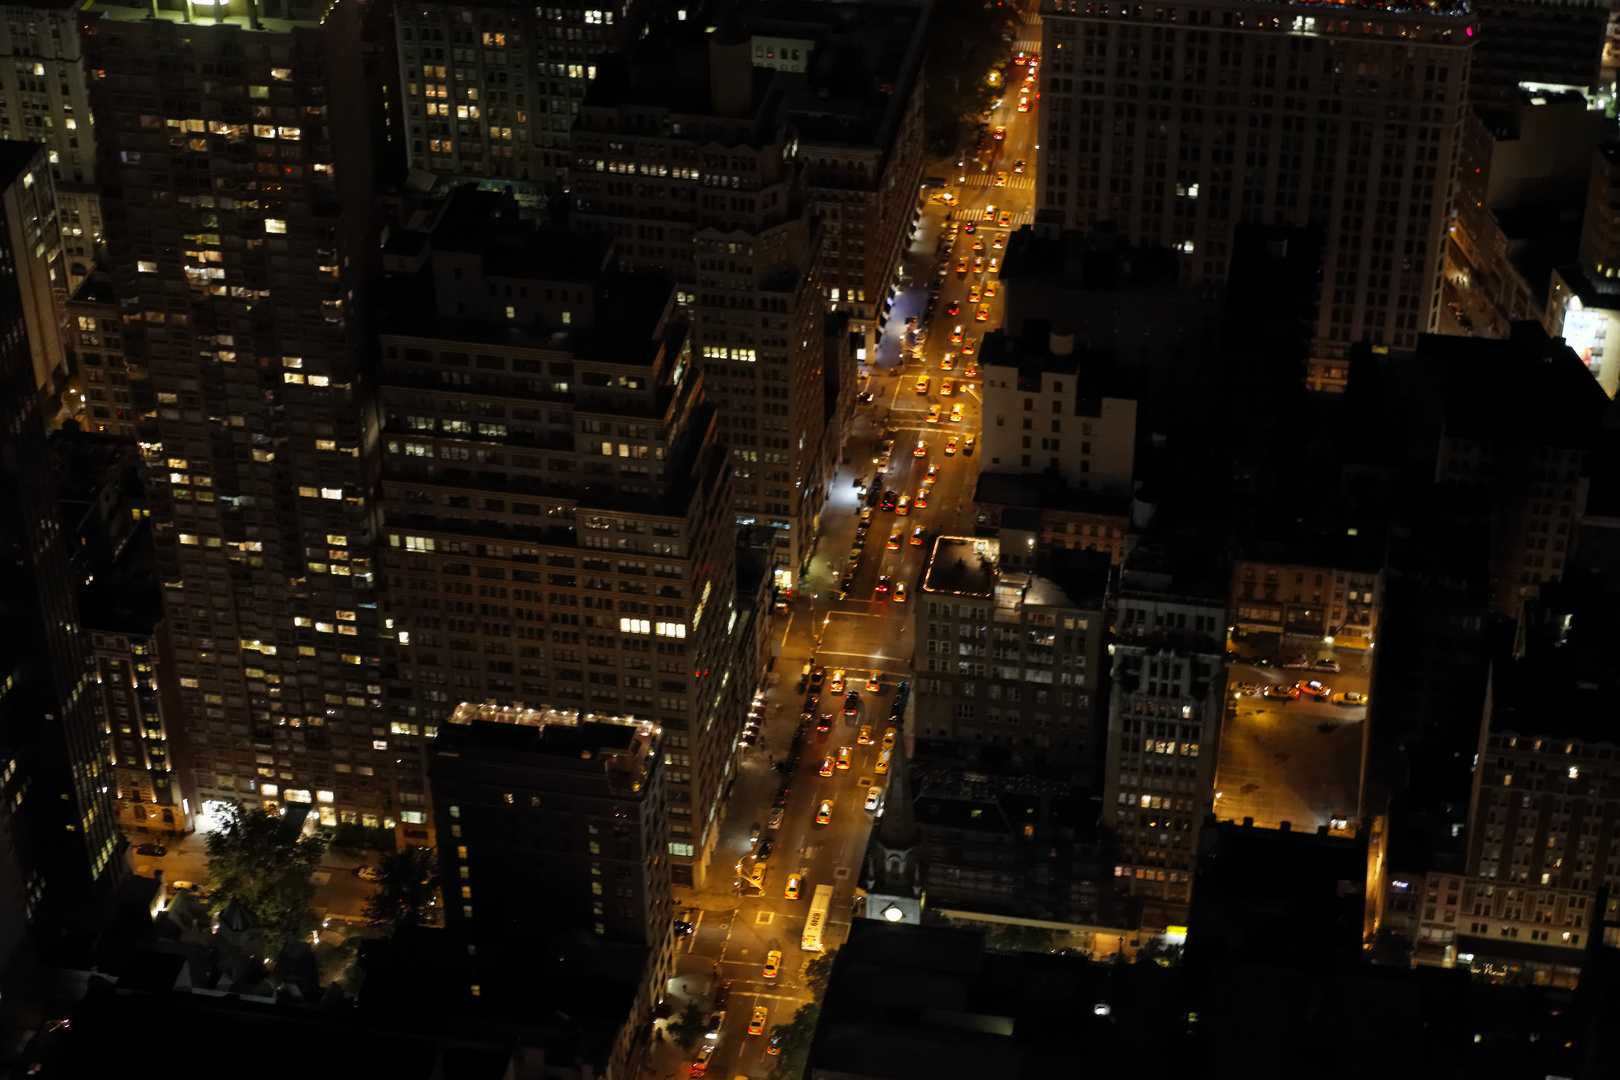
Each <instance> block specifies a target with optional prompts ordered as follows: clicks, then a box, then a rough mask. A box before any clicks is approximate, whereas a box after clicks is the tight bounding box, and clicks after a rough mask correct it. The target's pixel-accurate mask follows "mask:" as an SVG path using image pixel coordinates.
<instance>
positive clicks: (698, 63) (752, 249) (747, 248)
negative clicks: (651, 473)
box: [570, 19, 854, 585]
mask: <svg viewBox="0 0 1620 1080" xmlns="http://www.w3.org/2000/svg"><path fill="white" fill-rule="evenodd" d="M752 48H753V45H752V38H751V37H750V36H749V34H748V32H747V31H746V30H745V29H744V28H743V27H742V26H741V25H740V24H739V23H738V22H737V21H736V20H735V19H731V20H728V21H727V22H726V23H725V24H724V25H722V26H720V27H719V28H717V29H715V30H713V31H710V32H707V33H698V32H695V31H693V32H687V31H684V30H670V31H666V32H660V33H655V34H653V35H652V36H651V37H649V38H647V39H646V40H644V41H642V42H641V43H640V44H639V45H638V46H637V47H636V49H635V51H634V52H633V53H632V54H631V55H630V56H629V57H619V58H614V59H613V60H611V61H604V66H603V67H602V68H601V69H600V70H599V71H598V74H597V79H596V81H595V82H594V83H593V84H592V85H591V88H590V91H589V92H588V93H587V95H586V98H585V101H584V103H583V104H582V106H581V108H580V114H579V121H578V123H577V124H576V125H575V127H574V131H573V154H574V161H573V172H572V174H571V181H570V182H571V186H572V193H573V196H574V201H575V213H574V219H573V220H574V221H575V222H576V223H578V224H581V225H585V226H587V227H590V228H595V229H597V230H600V231H602V232H605V233H607V234H609V235H611V236H614V237H615V238H616V239H617V240H618V250H619V255H620V260H621V262H622V263H623V264H624V265H625V266H626V267H627V268H638V267H640V268H657V269H661V270H663V271H664V272H666V273H669V274H670V275H671V276H672V277H673V278H674V279H675V282H676V285H677V289H678V290H679V291H680V295H681V299H682V301H683V302H684V303H687V304H689V306H690V308H691V310H692V312H693V315H692V319H693V322H692V355H693V357H694V358H696V359H698V360H699V361H700V362H701V363H702V364H703V366H704V369H705V372H706V379H705V382H706V386H707V393H708V395H709V398H710V400H712V401H713V402H714V405H715V408H716V410H717V411H718V414H719V425H720V437H721V439H722V440H723V441H724V442H725V444H726V446H727V447H728V448H729V449H730V450H731V454H732V458H733V463H734V465H735V469H736V478H737V479H736V485H735V491H736V518H737V521H738V523H739V524H761V525H768V526H770V527H772V528H773V529H775V530H776V532H777V536H776V544H777V546H776V564H777V567H778V584H788V585H791V584H792V583H793V581H794V580H795V578H796V575H797V573H798V572H799V571H800V569H801V568H802V566H803V565H804V564H805V563H806V561H807V560H808V559H809V552H810V543H809V537H810V535H811V533H812V532H813V531H814V528H815V522H816V517H817V514H818V512H819V510H820V507H821V505H822V503H823V502H824V501H825V499H826V494H827V489H828V485H829V483H830V481H831V478H832V473H833V471H834V469H835V468H836V466H837V455H838V450H839V448H840V446H841V445H842V442H843V429H844V418H845V417H846V416H847V415H848V412H849V410H848V400H847V399H848V396H849V395H850V394H852V393H853V386H854V379H853V377H852V376H853V369H852V361H851V360H848V359H847V356H848V354H847V352H846V353H844V354H843V355H844V357H846V359H843V360H842V365H841V369H840V370H829V368H828V366H827V364H826V359H825V355H824V348H823V344H824V343H823V318H824V315H825V308H824V305H825V300H824V298H823V296H822V293H821V290H820V288H819V287H818V285H817V283H816V281H815V279H814V270H815V260H816V257H817V256H816V253H817V244H818V241H817V238H816V234H815V231H814V229H813V226H812V221H811V218H810V215H809V213H808V212H807V210H806V208H805V206H804V190H803V183H802V178H801V176H800V171H799V163H798V159H797V158H796V156H795V153H794V134H793V131H792V128H791V126H790V124H789V123H788V118H787V116H786V115H785V111H784V108H783V98H784V85H785V83H784V80H786V79H787V78H788V77H789V76H788V75H787V74H786V73H783V72H778V71H775V70H773V69H769V68H756V67H755V66H754V63H753V58H752V55H751V52H752ZM721 147H724V149H723V150H722V149H720V148H721ZM841 399H842V400H843V407H842V408H841V407H840V401H841Z"/></svg>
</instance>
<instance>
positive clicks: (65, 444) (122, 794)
mask: <svg viewBox="0 0 1620 1080" xmlns="http://www.w3.org/2000/svg"><path fill="white" fill-rule="evenodd" d="M51 465H52V473H53V477H54V479H55V483H56V490H57V506H58V508H59V511H60V513H61V518H62V529H63V532H64V534H65V535H66V537H67V540H68V544H69V546H70V548H71V550H72V551H73V552H74V554H75V557H76V561H77V563H78V564H79V566H78V570H79V573H78V577H79V579H80V581H81V582H82V584H81V586H80V588H79V596H78V609H79V625H80V627H81V628H82V636H83V637H84V639H85V642H86V645H87V647H88V652H89V660H90V662H91V663H92V664H93V665H94V669H93V680H94V691H93V692H94V694H95V696H96V697H97V698H98V699H99V700H98V701H97V703H96V708H97V710H98V712H99V714H100V716H101V717H102V718H103V720H104V723H105V728H106V732H107V735H106V738H107V742H108V744H109V750H110V753H111V764H112V770H111V772H112V784H113V792H112V793H113V797H114V799H115V803H114V809H115V811H116V813H117V815H118V827H119V829H120V830H122V831H123V833H124V835H125V836H132V837H136V838H137V840H136V842H137V843H139V842H141V840H142V839H150V837H143V835H142V834H147V833H156V834H160V835H163V834H168V835H179V834H182V833H186V832H190V831H191V829H192V828H193V827H194V825H195V823H196V814H195V810H196V800H195V798H194V797H193V793H192V789H191V761H190V758H189V755H188V750H189V747H188V745H187V740H185V739H184V738H181V737H179V732H180V731H181V725H180V719H179V716H178V715H177V710H176V707H175V704H174V698H175V685H174V680H173V679H172V678H165V677H164V676H165V675H166V673H167V672H168V670H169V666H170V664H171V663H172V662H173V660H172V657H171V656H170V654H169V639H168V632H167V625H166V624H165V622H164V618H163V589H162V586H161V584H160V583H159V582H158V580H157V578H156V577H155V576H154V573H153V565H152V537H151V529H150V527H149V526H150V517H149V513H150V511H149V509H148V507H147V506H146V505H145V497H146V485H145V480H144V473H145V470H144V469H143V467H142V462H141V455H140V450H139V448H138V447H137V445H136V443H135V441H134V440H133V439H122V438H110V437H107V436H104V435H97V434H88V433H82V432H73V431H71V430H67V431H63V432H61V433H59V434H58V435H56V436H55V437H53V438H52V440H51ZM171 736H173V737H171Z"/></svg>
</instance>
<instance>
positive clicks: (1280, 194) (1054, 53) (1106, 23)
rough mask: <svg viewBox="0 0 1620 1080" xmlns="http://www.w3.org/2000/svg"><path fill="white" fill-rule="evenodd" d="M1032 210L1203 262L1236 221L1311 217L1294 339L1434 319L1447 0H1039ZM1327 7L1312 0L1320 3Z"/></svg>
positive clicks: (1342, 349) (1452, 82) (1446, 132)
mask: <svg viewBox="0 0 1620 1080" xmlns="http://www.w3.org/2000/svg"><path fill="white" fill-rule="evenodd" d="M1042 16H1043V19H1044V29H1043V32H1042V50H1043V52H1042V59H1043V63H1042V70H1041V92H1042V97H1041V109H1040V113H1041V138H1040V145H1041V147H1042V150H1041V159H1040V169H1039V172H1038V176H1037V188H1036V208H1037V210H1036V213H1037V218H1036V219H1037V220H1038V221H1041V222H1050V223H1052V224H1060V225H1064V226H1067V227H1069V228H1082V229H1089V228H1092V227H1094V226H1095V225H1097V224H1098V223H1099V222H1104V221H1112V222H1114V223H1115V224H1116V225H1117V227H1118V228H1119V231H1120V232H1121V233H1122V234H1124V235H1125V236H1126V237H1128V238H1129V239H1130V240H1131V241H1132V242H1134V243H1138V244H1162V245H1165V246H1167V247H1170V248H1172V249H1174V250H1176V251H1178V252H1180V253H1181V258H1180V278H1181V280H1182V281H1187V282H1206V281H1220V280H1221V279H1222V277H1223V276H1224V275H1225V274H1226V272H1227V266H1228V263H1229V261H1230V258H1231V255H1232V248H1231V243H1232V230H1233V228H1234V226H1236V225H1237V224H1238V223H1240V222H1246V221H1252V222H1258V223H1263V224H1276V225H1303V224H1306V223H1312V224H1319V225H1321V226H1322V227H1323V228H1324V230H1325V233H1326V244H1325V248H1324V252H1323V260H1322V266H1323V270H1322V278H1321V302H1320V305H1319V308H1318V316H1317V322H1316V329H1315V335H1314V338H1315V340H1314V344H1313V357H1314V358H1315V359H1317V360H1320V361H1324V362H1326V361H1332V360H1335V359H1339V358H1342V357H1343V355H1345V354H1346V353H1347V350H1348V346H1349V343H1351V342H1354V341H1361V340H1368V341H1371V342H1373V343H1375V344H1382V345H1389V346H1410V345H1411V344H1413V342H1415V341H1416V338H1417V334H1418V333H1419V332H1420V331H1423V330H1427V329H1429V328H1431V327H1432V326H1433V325H1434V319H1435V315H1436V312H1437V305H1438V302H1439V285H1440V280H1439V279H1440V256H1441V248H1440V244H1441V240H1442V238H1443V237H1442V233H1443V229H1444V227H1445V224H1446V212H1447V210H1448V208H1449V206H1450V203H1449V201H1448V186H1449V184H1450V181H1451V172H1452V165H1453V156H1454V154H1455V148H1456V132H1457V129H1458V122H1459V121H1460V120H1461V118H1462V114H1463V109H1464V107H1465V97H1466V89H1467V78H1468V77H1467V72H1468V52H1467V50H1468V46H1469V44H1470V42H1471V41H1472V40H1473V39H1472V37H1471V36H1470V35H1471V29H1472V28H1471V26H1470V23H1469V18H1468V13H1467V9H1466V8H1459V9H1458V11H1457V13H1456V14H1442V13H1439V12H1434V11H1422V12H1413V13H1410V14H1397V13H1394V12H1391V11H1388V10H1386V9H1384V8H1382V7H1379V6H1375V5H1373V4H1370V3H1367V4H1359V3H1358V4H1354V5H1345V6H1343V7H1337V8H1334V9H1333V10H1332V11H1331V12H1329V11H1326V10H1324V11H1321V12H1314V11H1313V12H1303V11H1302V12H1283V11H1281V10H1280V9H1278V8H1276V7H1275V6H1273V5H1269V4H1263V3H1254V2H1248V0H1224V2H1219V3H1212V4H1201V5H1197V6H1190V5H1188V6H1184V5H1179V4H1176V5H1171V6H1168V7H1135V6H1129V5H1127V6H1125V7H1120V6H1119V5H1108V4H1100V3H1084V2H1082V3H1075V2H1074V0H1047V2H1046V3H1044V4H1043V5H1042ZM1330 16H1331V17H1330Z"/></svg>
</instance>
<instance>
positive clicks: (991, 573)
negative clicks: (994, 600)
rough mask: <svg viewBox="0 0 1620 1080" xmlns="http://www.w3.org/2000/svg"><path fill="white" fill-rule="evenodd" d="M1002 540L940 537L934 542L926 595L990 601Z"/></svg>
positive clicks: (929, 561)
mask: <svg viewBox="0 0 1620 1080" xmlns="http://www.w3.org/2000/svg"><path fill="white" fill-rule="evenodd" d="M1000 559H1001V541H999V540H995V539H990V538H986V537H976V536H941V537H940V538H939V539H937V540H935V541H934V550H933V553H932V554H931V555H930V556H929V559H928V569H927V570H926V571H924V573H923V582H922V587H923V590H924V591H925V592H932V593H947V594H951V595H955V596H979V597H984V598H985V599H989V598H990V597H992V596H994V595H995V591H996V563H997V562H998V561H1000Z"/></svg>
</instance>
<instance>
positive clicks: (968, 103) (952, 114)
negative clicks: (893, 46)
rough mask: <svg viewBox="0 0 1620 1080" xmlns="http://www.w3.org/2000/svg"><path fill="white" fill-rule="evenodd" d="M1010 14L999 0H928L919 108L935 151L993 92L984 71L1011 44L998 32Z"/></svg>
mask: <svg viewBox="0 0 1620 1080" xmlns="http://www.w3.org/2000/svg"><path fill="white" fill-rule="evenodd" d="M1016 18H1017V16H1016V14H1015V12H1014V9H1013V8H1012V6H1011V5H1009V4H1007V3H1004V2H1003V0H983V2H981V0H937V2H936V3H935V4H934V11H933V16H932V24H933V25H932V36H933V41H932V43H931V45H930V48H929V52H928V86H927V89H926V94H925V97H924V99H923V110H924V117H925V121H926V123H927V125H928V137H929V140H930V141H931V142H932V143H933V144H934V149H935V151H936V152H941V153H942V152H944V151H946V150H948V149H949V148H950V144H951V143H952V142H953V141H954V140H955V139H956V138H957V134H958V132H959V131H960V130H961V128H962V126H963V125H966V126H968V127H971V126H972V125H974V124H976V123H978V122H979V114H980V113H982V112H983V111H984V110H985V109H986V108H987V107H988V106H989V104H990V102H991V101H992V100H993V99H994V98H995V97H997V96H998V94H999V91H998V90H997V89H995V88H992V87H991V86H990V85H989V84H988V83H986V82H985V76H986V75H988V74H989V73H990V70H991V69H992V68H1000V67H1002V66H1004V65H1005V62H1006V60H1007V58H1008V55H1009V54H1010V52H1011V49H1010V47H1009V45H1008V44H1007V42H1006V41H1004V40H1002V35H1003V33H1004V32H1005V31H1006V30H1007V29H1008V28H1009V27H1010V26H1012V25H1014V24H1015V20H1016Z"/></svg>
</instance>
